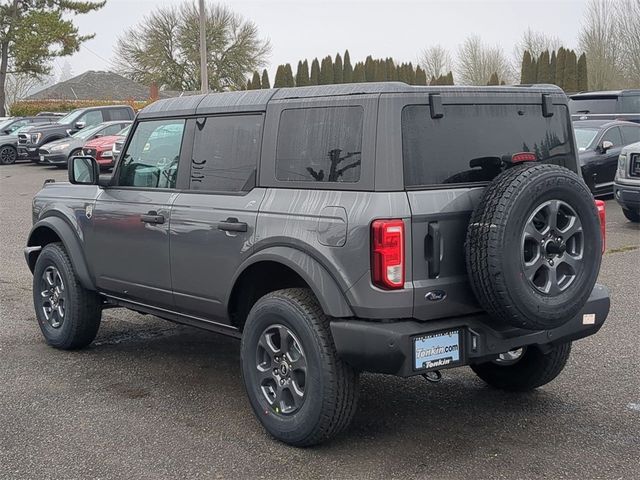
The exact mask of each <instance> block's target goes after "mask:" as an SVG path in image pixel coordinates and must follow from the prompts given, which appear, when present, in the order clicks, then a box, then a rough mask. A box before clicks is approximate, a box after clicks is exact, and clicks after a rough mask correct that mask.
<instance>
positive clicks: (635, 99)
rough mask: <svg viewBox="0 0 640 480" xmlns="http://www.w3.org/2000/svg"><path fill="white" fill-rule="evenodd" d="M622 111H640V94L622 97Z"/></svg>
mask: <svg viewBox="0 0 640 480" xmlns="http://www.w3.org/2000/svg"><path fill="white" fill-rule="evenodd" d="M620 112H621V113H640V94H639V95H625V96H623V97H620Z"/></svg>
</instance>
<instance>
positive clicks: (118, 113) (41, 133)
mask: <svg viewBox="0 0 640 480" xmlns="http://www.w3.org/2000/svg"><path fill="white" fill-rule="evenodd" d="M134 117H135V112H134V111H133V108H131V107H130V106H129V105H109V106H105V107H91V108H79V109H77V110H74V111H72V112H70V113H68V114H67V115H65V116H64V117H62V118H59V119H56V123H52V124H50V125H47V126H43V127H41V128H37V129H33V130H32V131H31V132H30V133H29V135H26V134H21V135H19V136H18V156H19V158H22V159H27V160H30V161H32V162H35V163H37V162H38V161H39V160H40V153H39V151H38V149H39V148H40V147H41V146H43V145H45V144H47V143H50V142H52V141H54V140H59V139H61V138H65V137H68V136H70V135H71V134H73V133H76V132H78V131H80V130H82V129H83V128H86V127H91V126H93V125H98V124H99V123H103V122H110V121H122V120H133V118H134Z"/></svg>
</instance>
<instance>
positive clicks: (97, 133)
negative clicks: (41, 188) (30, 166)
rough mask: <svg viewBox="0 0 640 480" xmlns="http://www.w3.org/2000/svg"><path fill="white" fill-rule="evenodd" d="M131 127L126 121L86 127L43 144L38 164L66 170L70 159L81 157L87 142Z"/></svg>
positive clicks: (39, 151)
mask: <svg viewBox="0 0 640 480" xmlns="http://www.w3.org/2000/svg"><path fill="white" fill-rule="evenodd" d="M129 125H131V122H130V121H128V120H126V121H125V120H116V121H113V122H103V123H100V124H98V125H94V126H93V127H86V128H83V129H82V130H80V131H78V132H76V133H74V134H72V135H71V136H69V137H66V138H61V139H60V140H54V141H53V142H49V143H46V144H44V145H43V146H42V147H40V149H39V150H38V153H39V154H40V160H39V163H44V164H48V165H55V166H56V167H60V168H66V167H67V163H68V161H69V159H70V158H71V157H75V156H77V155H82V149H83V147H84V146H85V144H86V143H87V142H88V141H91V140H96V139H102V138H104V137H110V136H112V135H113V134H114V133H118V132H120V131H121V130H122V129H123V128H125V127H127V126H129Z"/></svg>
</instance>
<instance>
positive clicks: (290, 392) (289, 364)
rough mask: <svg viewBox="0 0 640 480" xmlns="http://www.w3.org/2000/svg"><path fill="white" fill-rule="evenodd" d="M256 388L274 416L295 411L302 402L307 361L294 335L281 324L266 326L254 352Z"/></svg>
mask: <svg viewBox="0 0 640 480" xmlns="http://www.w3.org/2000/svg"><path fill="white" fill-rule="evenodd" d="M256 369H257V371H258V377H257V379H258V383H259V385H258V387H259V390H260V391H261V392H262V395H263V396H264V398H265V400H266V401H267V403H268V404H269V405H270V406H271V408H272V409H273V410H274V411H275V412H276V413H278V414H281V415H290V414H292V413H295V412H297V411H298V410H299V409H300V407H302V404H303V403H304V400H305V386H306V381H307V358H306V356H305V354H304V350H303V349H302V346H301V343H300V341H299V340H298V338H297V337H296V335H295V334H294V333H293V332H292V331H291V330H290V329H289V328H287V327H285V326H284V325H271V326H269V327H267V328H266V329H265V330H264V331H263V332H262V334H261V335H260V339H259V340H258V346H257V349H256Z"/></svg>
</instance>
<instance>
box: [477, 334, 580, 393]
mask: <svg viewBox="0 0 640 480" xmlns="http://www.w3.org/2000/svg"><path fill="white" fill-rule="evenodd" d="M570 353H571V342H568V343H561V344H559V345H553V346H550V347H548V348H546V349H541V348H540V347H537V346H535V345H530V346H528V347H522V348H518V349H515V350H511V351H510V352H506V353H503V354H500V355H499V356H498V358H496V359H495V360H493V361H490V362H484V363H478V364H476V365H471V370H473V371H474V372H475V374H476V375H478V377H480V378H481V379H482V380H484V381H485V382H487V383H488V384H489V385H491V386H492V387H495V388H500V389H502V390H511V391H518V392H525V391H528V390H533V389H534V388H538V387H541V386H542V385H546V384H547V383H549V382H550V381H551V380H553V379H554V378H556V377H557V376H558V375H560V372H562V370H563V369H564V367H565V365H566V364H567V360H568V359H569V354H570Z"/></svg>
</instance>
